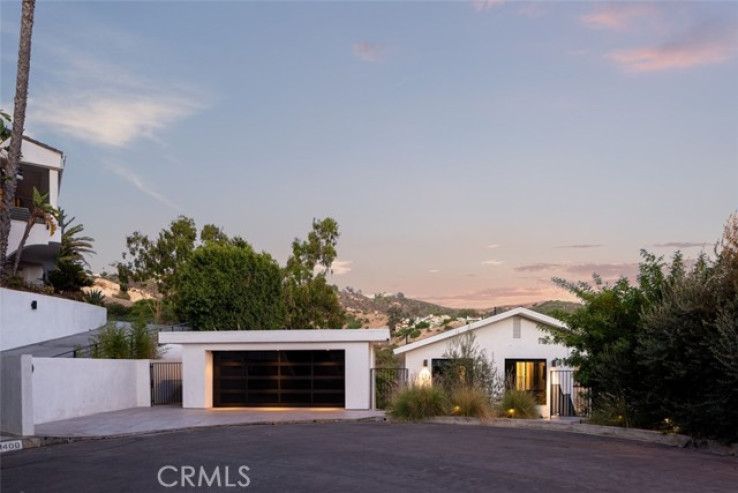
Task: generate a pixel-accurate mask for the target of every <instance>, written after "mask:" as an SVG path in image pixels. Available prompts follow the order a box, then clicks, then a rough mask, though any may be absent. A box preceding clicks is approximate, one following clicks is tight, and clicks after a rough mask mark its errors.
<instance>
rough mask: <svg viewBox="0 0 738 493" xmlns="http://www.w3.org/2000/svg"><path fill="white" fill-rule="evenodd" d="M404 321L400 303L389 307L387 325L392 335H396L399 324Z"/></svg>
mask: <svg viewBox="0 0 738 493" xmlns="http://www.w3.org/2000/svg"><path fill="white" fill-rule="evenodd" d="M400 322H402V308H401V307H400V305H397V304H394V305H392V306H390V307H389V308H388V309H387V327H389V330H390V337H394V335H395V330H397V326H398V325H399V324H400Z"/></svg>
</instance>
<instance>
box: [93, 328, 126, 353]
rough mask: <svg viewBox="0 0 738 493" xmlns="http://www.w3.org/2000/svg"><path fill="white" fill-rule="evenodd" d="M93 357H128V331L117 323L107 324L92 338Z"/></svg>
mask: <svg viewBox="0 0 738 493" xmlns="http://www.w3.org/2000/svg"><path fill="white" fill-rule="evenodd" d="M90 344H91V345H92V350H91V351H90V356H91V357H92V358H108V359H126V358H128V353H129V346H130V343H129V342H128V337H127V331H126V329H124V328H122V327H116V326H115V324H110V323H109V324H108V325H106V326H105V327H104V328H103V329H102V330H100V332H99V333H98V334H97V335H96V336H94V337H92V338H91V339H90Z"/></svg>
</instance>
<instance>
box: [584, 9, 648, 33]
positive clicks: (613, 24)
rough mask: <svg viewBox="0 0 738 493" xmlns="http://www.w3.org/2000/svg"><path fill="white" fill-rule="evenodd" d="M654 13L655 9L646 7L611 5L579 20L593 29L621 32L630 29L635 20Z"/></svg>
mask: <svg viewBox="0 0 738 493" xmlns="http://www.w3.org/2000/svg"><path fill="white" fill-rule="evenodd" d="M652 12H653V9H652V8H651V7H649V6H646V5H617V6H615V5H611V6H609V7H606V8H604V9H598V10H596V11H594V12H592V13H589V14H587V15H583V16H581V17H580V18H579V20H580V21H581V22H582V24H584V25H585V26H587V27H589V28H591V29H608V30H611V31H620V30H623V29H627V28H628V27H630V25H631V24H632V21H633V20H634V19H637V18H638V17H642V16H644V15H649V14H651V13H652Z"/></svg>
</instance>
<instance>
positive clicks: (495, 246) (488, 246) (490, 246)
mask: <svg viewBox="0 0 738 493" xmlns="http://www.w3.org/2000/svg"><path fill="white" fill-rule="evenodd" d="M499 246H500V245H498V244H497V243H494V244H492V245H487V248H497V247H499Z"/></svg>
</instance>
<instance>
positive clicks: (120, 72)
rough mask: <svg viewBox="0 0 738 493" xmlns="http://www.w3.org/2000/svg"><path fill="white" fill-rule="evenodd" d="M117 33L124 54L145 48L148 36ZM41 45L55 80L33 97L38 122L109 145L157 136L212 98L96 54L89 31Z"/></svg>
mask: <svg viewBox="0 0 738 493" xmlns="http://www.w3.org/2000/svg"><path fill="white" fill-rule="evenodd" d="M113 37H114V38H115V40H116V41H115V42H116V43H118V45H117V46H120V47H122V51H123V53H124V55H128V54H130V52H131V50H139V51H140V50H142V49H145V43H144V42H143V41H141V40H138V39H129V38H133V37H131V36H127V35H126V34H125V33H117V34H115V36H113ZM142 43H143V46H142ZM41 46H42V47H43V48H44V49H45V50H46V51H45V55H46V56H48V57H49V59H50V60H51V61H50V62H48V63H46V64H45V65H43V70H45V71H46V72H48V78H47V79H46V80H48V81H49V82H47V84H46V86H44V87H41V88H39V89H38V90H37V91H36V95H37V96H36V97H35V98H34V99H33V100H31V101H29V114H30V118H29V121H32V122H33V123H34V125H36V124H38V125H39V126H40V127H43V128H46V129H49V130H51V131H54V132H59V133H63V134H67V135H70V136H72V137H75V138H78V139H82V140H86V141H88V142H91V143H95V144H99V145H103V146H111V147H125V146H126V145H128V144H130V143H131V142H132V141H134V140H136V139H140V138H148V139H154V140H156V139H158V138H159V135H160V134H161V132H162V131H163V130H164V129H166V128H167V127H168V126H171V125H173V124H175V123H177V122H178V121H180V120H182V119H184V118H187V117H189V116H192V115H193V114H195V113H197V112H198V111H200V110H202V109H204V108H205V107H206V104H205V103H204V101H205V99H207V98H205V97H204V96H203V95H202V94H198V93H197V91H193V90H192V89H188V88H185V87H183V86H181V85H178V84H177V83H174V82H173V81H168V80H165V78H164V79H161V78H158V79H154V78H152V77H153V76H151V75H150V74H147V75H142V74H141V73H137V72H136V71H134V70H131V69H130V68H128V67H126V66H125V65H123V64H116V63H113V62H111V61H110V59H107V58H105V56H103V55H102V54H95V53H94V50H95V49H96V46H95V45H94V44H91V43H90V42H89V40H88V39H87V38H85V37H84V36H81V37H80V39H77V40H76V45H75V46H72V45H62V44H53V45H50V44H49V43H46V44H42V45H41ZM124 55H121V56H119V57H118V58H119V59H125V58H124Z"/></svg>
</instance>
